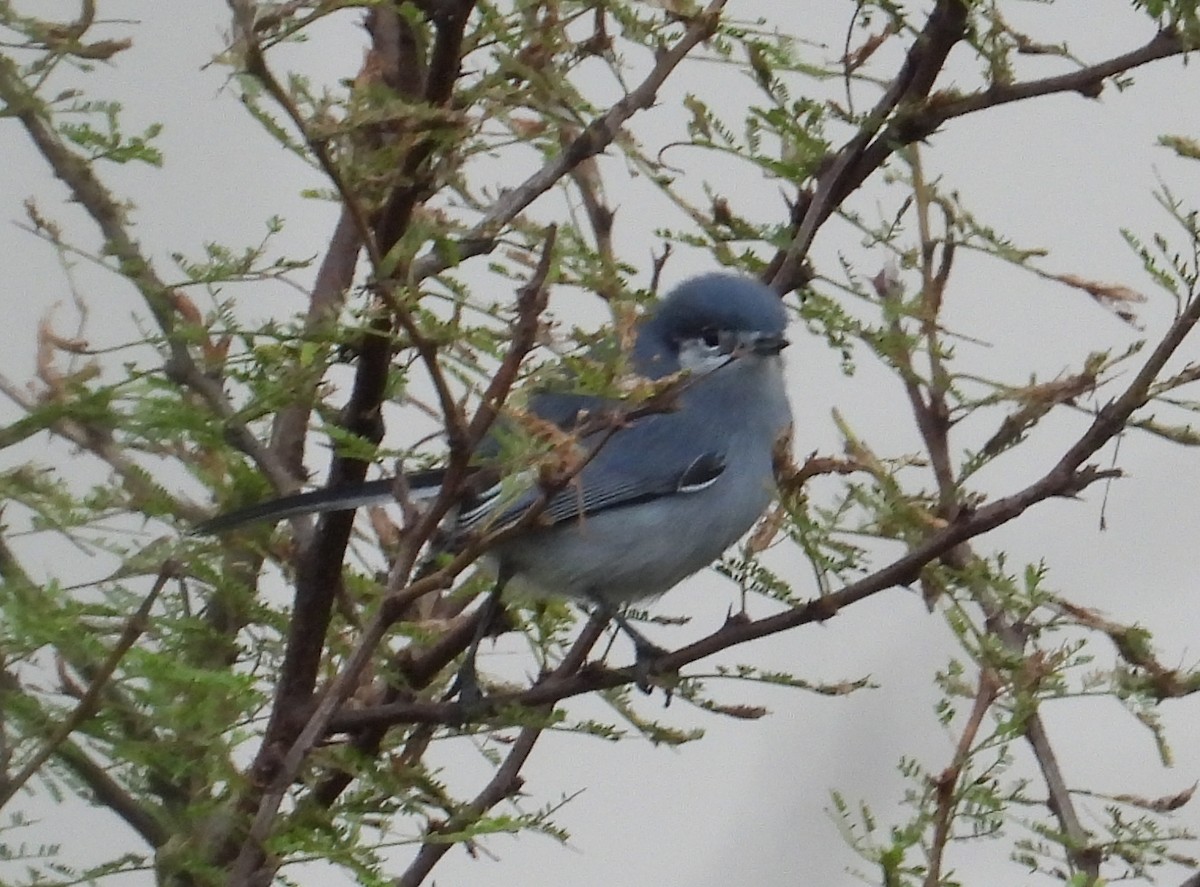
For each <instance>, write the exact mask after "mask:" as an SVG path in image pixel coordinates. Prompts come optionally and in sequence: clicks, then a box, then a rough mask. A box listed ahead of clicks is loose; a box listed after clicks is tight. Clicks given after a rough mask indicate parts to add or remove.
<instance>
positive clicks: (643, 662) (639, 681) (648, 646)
mask: <svg viewBox="0 0 1200 887" xmlns="http://www.w3.org/2000/svg"><path fill="white" fill-rule="evenodd" d="M631 637H632V638H633V682H634V684H635V685H636V686H637V688H638V689H639V690H641V691H642V692H643V693H646V694H647V695H648V694H649V693H650V691H651V690H653V689H654V684H653V681H652V680H651V679H652V678H653V677H654V676H655V675H656V674H658V673H659V670H658V669H657V668H656V667H655V666H656V665H657V663H658V660H659V659H661V658H662V657H663V656H666V655H667V651H666V650H664V649H663V648H662V647H660V646H659V645H658V644H655V643H653V642H651V641H648V640H646V638H644V637H642V636H641V635H640V634H637V635H631Z"/></svg>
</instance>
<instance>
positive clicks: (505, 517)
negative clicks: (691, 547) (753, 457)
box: [459, 413, 726, 531]
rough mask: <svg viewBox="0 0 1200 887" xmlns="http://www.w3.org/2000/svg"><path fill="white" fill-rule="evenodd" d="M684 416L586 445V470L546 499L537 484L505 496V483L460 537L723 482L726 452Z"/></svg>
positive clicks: (467, 513) (651, 421)
mask: <svg viewBox="0 0 1200 887" xmlns="http://www.w3.org/2000/svg"><path fill="white" fill-rule="evenodd" d="M693 425H695V423H694V422H693V421H691V420H690V419H689V418H688V417H686V416H684V415H683V414H681V413H662V414H654V415H650V416H644V417H641V418H639V419H636V420H633V421H632V422H631V424H629V425H627V426H625V427H622V428H620V429H619V430H617V431H615V432H605V431H600V432H596V433H593V434H591V435H589V436H588V438H586V439H585V440H584V441H583V443H584V446H585V449H586V450H587V452H586V454H585V457H584V458H585V460H586V461H585V464H584V465H583V467H582V468H581V469H580V470H579V471H578V473H576V474H575V475H574V476H573V477H571V478H570V479H569V480H568V481H567V482H566V483H565V484H564V486H563V487H562V489H560V490H557V491H555V492H553V493H551V494H550V495H549V499H547V500H545V502H544V504H543V499H544V497H545V495H546V494H545V493H544V492H543V491H542V490H541V489H539V488H538V487H537V486H536V485H535V484H534V483H533V482H532V479H525V482H524V484H522V485H521V486H519V487H518V489H517V490H516V491H513V492H510V493H509V494H508V495H505V491H504V484H503V483H502V484H498V485H496V486H495V487H493V488H492V489H491V490H489V491H488V494H487V495H486V496H481V497H479V499H478V500H477V501H476V503H474V504H473V506H472V507H470V508H466V509H464V510H463V512H462V513H461V514H460V516H459V529H460V531H470V530H476V529H496V528H499V527H503V526H506V525H508V524H510V523H512V522H513V521H516V520H518V519H519V518H520V517H521V516H522V515H524V514H525V513H526V512H528V511H529V510H530V509H531V508H537V507H541V511H540V513H539V515H538V517H537V523H538V524H539V525H542V526H545V525H553V524H557V523H563V522H566V521H570V520H575V519H578V518H581V517H586V516H587V515H592V514H597V513H598V512H601V511H605V510H608V509H611V508H620V507H624V506H628V505H634V504H638V503H644V502H649V501H653V500H655V499H660V498H663V497H666V496H678V495H689V494H691V493H695V492H698V491H700V490H702V489H704V488H705V487H708V486H709V485H711V484H713V483H715V482H716V480H717V479H718V478H719V477H720V476H721V474H722V473H723V472H724V470H725V458H726V453H725V452H724V450H723V448H721V447H717V446H711V445H710V444H711V443H712V435H711V433H708V434H706V433H704V431H705V430H704V429H701V428H698V427H692V426H693Z"/></svg>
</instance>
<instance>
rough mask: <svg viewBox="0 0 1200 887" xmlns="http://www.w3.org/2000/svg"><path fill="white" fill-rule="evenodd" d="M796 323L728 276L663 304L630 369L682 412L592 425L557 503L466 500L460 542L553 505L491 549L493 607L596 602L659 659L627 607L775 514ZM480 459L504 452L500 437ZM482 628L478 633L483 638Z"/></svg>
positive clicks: (257, 515) (584, 407)
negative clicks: (518, 595) (671, 389)
mask: <svg viewBox="0 0 1200 887" xmlns="http://www.w3.org/2000/svg"><path fill="white" fill-rule="evenodd" d="M786 325H787V314H786V312H785V310H784V308H783V305H782V304H781V302H780V300H779V297H778V296H777V295H776V294H775V293H774V292H772V291H771V290H770V289H768V288H767V287H766V286H764V285H762V284H761V283H758V282H757V281H755V280H752V279H749V278H746V277H741V276H737V275H732V274H726V273H720V274H708V275H705V276H702V277H697V278H693V279H691V280H688V281H686V282H685V283H683V284H681V285H680V286H679V287H677V288H676V289H675V290H674V291H673V292H671V293H670V295H668V296H667V297H666V298H664V299H663V300H662V301H660V302H659V303H658V304H657V305H656V306H655V307H653V308H652V309H651V310H650V311H649V312H648V314H647V315H646V316H645V317H644V318H643V319H642V321H641V323H640V324H639V326H638V329H637V334H636V339H635V343H634V347H633V352H632V356H631V364H632V369H633V370H634V372H636V373H637V374H639V375H641V376H645V377H648V378H650V379H662V378H663V377H665V376H669V375H671V374H674V373H678V372H680V371H683V372H684V375H683V377H682V379H681V382H680V387H679V390H678V394H677V396H676V398H675V401H674V403H673V405H672V406H673V408H672V409H670V410H668V411H664V412H652V413H649V414H642V415H639V416H637V418H633V419H630V420H626V421H624V422H622V423H620V424H619V425H618V426H617V427H616V430H613V427H612V426H611V425H610V426H608V427H602V428H601V430H596V428H595V423H594V422H593V423H592V430H591V431H590V433H583V434H582V435H581V439H580V440H579V445H580V447H581V448H582V451H583V453H584V459H583V460H582V461H583V463H584V464H583V467H582V468H581V469H580V470H579V471H578V473H577V474H575V475H574V477H573V478H571V479H570V480H569V481H568V482H567V483H566V484H565V485H563V486H562V488H561V489H559V490H557V491H555V492H553V493H552V494H551V495H549V496H548V497H547V496H546V495H545V493H544V492H543V491H542V490H541V489H540V488H539V487H538V486H537V484H536V482H535V481H534V479H532V478H530V479H529V480H528V481H527V482H525V486H524V488H523V491H522V489H521V487H520V484H519V483H518V484H517V486H518V489H517V492H516V493H515V494H514V492H513V486H514V481H513V479H508V480H507V481H504V482H501V483H498V484H495V485H493V486H491V487H490V488H489V489H488V490H487V491H485V492H482V493H475V494H470V495H469V496H468V498H467V499H466V501H463V502H462V503H460V505H459V508H458V509H457V512H456V515H455V518H454V521H453V526H452V527H451V528H450V531H449V537H450V538H451V539H453V538H455V537H456V536H457V537H459V538H462V536H464V535H465V534H468V533H471V532H472V531H475V530H479V529H489V530H490V529H496V528H498V527H502V526H505V525H507V524H510V523H512V522H514V521H516V520H517V519H518V518H519V517H520V516H521V515H522V514H524V513H525V512H526V511H527V510H528V509H529V508H531V507H541V508H542V511H541V513H540V514H539V515H538V516H537V517H536V519H535V520H531V521H529V522H527V524H526V526H525V527H524V528H522V529H521V530H520V531H518V532H517V533H516V534H514V535H513V536H512V537H510V538H508V539H506V540H504V541H503V542H501V543H499V544H497V545H496V546H495V548H493V549H492V550H491V551H490V552H489V554H488V556H487V559H488V561H489V562H490V565H491V567H492V569H494V571H495V573H496V575H497V586H496V590H495V591H494V592H493V595H492V596H491V598H490V599H489V601H490V603H491V605H492V606H493V607H494V606H496V605H498V597H499V593H500V591H501V590H502V589H503V588H504V587H505V586H506V585H513V586H516V587H518V588H520V589H521V590H522V591H524V592H525V593H530V594H533V595H538V596H546V595H550V596H561V597H568V598H572V599H575V600H578V601H580V602H586V603H590V604H591V605H592V606H594V607H595V608H597V609H598V610H599V611H600V612H602V613H603V614H606V615H610V616H614V617H615V618H617V619H618V621H619V622H620V623H621V625H622V627H623V628H624V629H625V630H626V631H627V633H629V634H630V636H631V637H632V638H633V640H634V643H635V645H636V647H637V652H638V656H639V661H640V660H641V659H642V658H643V657H644V656H646V655H651V654H654V653H657V652H658V651H657V648H655V647H654V646H653V645H652V644H650V643H649V642H647V641H646V640H645V639H644V638H642V636H641V635H640V634H639V633H638V632H636V631H633V630H632V629H631V628H630V627H629V626H628V624H627V623H626V622H625V620H624V619H621V618H620V614H619V608H620V606H621V605H623V604H626V603H629V602H631V601H636V600H640V599H643V598H647V597H653V596H657V595H660V594H662V593H663V592H665V591H667V590H668V589H670V588H671V587H673V586H674V585H676V584H677V583H679V582H680V581H682V580H683V579H685V578H687V577H688V576H690V575H692V574H693V573H696V572H697V571H699V570H701V569H703V568H704V567H706V566H708V565H709V564H711V563H712V562H713V561H715V560H716V559H717V558H719V557H720V556H721V554H722V553H724V551H725V550H726V549H727V548H729V546H731V545H732V544H733V543H734V542H736V541H737V540H738V539H739V538H740V537H741V536H743V535H744V534H745V533H746V532H747V531H748V530H749V529H750V528H751V527H752V526H753V524H754V522H755V521H756V520H757V519H758V518H759V517H760V516H761V515H762V513H763V512H764V511H765V510H766V508H767V506H768V505H769V504H770V502H771V500H772V498H773V496H774V492H775V481H774V470H773V469H774V460H775V455H776V447H777V446H778V445H779V443H780V441H781V440H782V439H783V438H784V437H785V435H787V433H788V432H789V429H790V426H791V411H790V409H789V406H788V400H787V394H786V391H785V387H784V379H783V361H782V359H781V357H780V352H781V351H782V350H783V348H784V347H786V346H787V344H788V342H787V339H786V338H785V336H784V331H785V327H786ZM613 405H614V403H613V401H611V400H608V399H603V398H599V397H594V396H591V395H584V394H563V393H549V392H546V393H541V394H537V395H534V396H533V397H532V398H531V400H530V403H529V412H530V413H531V414H532V415H534V416H536V417H537V418H539V419H541V420H544V421H548V422H551V423H553V424H554V425H556V426H558V427H559V428H561V429H563V430H564V431H568V432H570V431H573V430H576V429H579V428H581V427H582V426H583V423H586V421H587V419H588V418H589V417H590V418H592V419H594V418H595V417H596V416H597V415H599V414H602V413H606V412H611V411H612V409H613ZM601 424H602V426H603V423H601ZM500 433H502V432H500ZM480 449H481V451H483V452H484V453H485V454H492V453H495V452H496V451H498V450H499V444H498V442H497V438H496V436H493V437H492V438H491V439H490V440H488V441H485V442H484V444H483V445H482V446H481V448H480ZM408 480H409V483H408V489H409V492H410V493H411V495H412V496H413V498H414V499H420V498H421V497H422V496H427V495H431V494H432V493H434V492H436V488H437V483H438V482H439V481H440V476H439V475H438V473H437V472H436V471H433V472H422V473H420V474H417V475H414V476H413V477H412V478H409V479H408ZM476 486H479V485H478V484H477V485H476ZM395 490H396V485H395V484H394V483H393V481H391V480H389V479H384V480H375V481H367V482H365V483H363V484H361V485H359V486H357V487H354V488H350V489H328V490H317V491H314V492H310V493H300V494H297V495H294V496H286V497H283V498H281V499H277V500H275V501H273V502H268V503H265V504H262V505H258V506H252V507H251V508H247V509H244V510H242V511H236V512H231V513H229V514H226V515H221V516H218V517H216V518H214V519H213V520H211V521H209V522H207V523H206V524H203V525H201V526H200V527H198V528H197V531H198V532H205V533H211V532H220V531H223V530H226V529H229V528H231V527H234V526H238V525H240V524H244V523H248V522H251V521H259V520H279V519H281V518H283V517H289V516H294V515H297V514H304V513H314V512H324V511H342V510H349V509H353V508H358V507H360V506H363V505H368V504H378V503H386V502H391V501H394V497H395ZM502 490H503V492H501V491H502ZM543 500H545V501H543ZM489 615H490V614H489ZM487 621H488V618H487V617H486V616H485V618H483V619H482V621H481V622H480V623H479V624H480V626H481V629H480V635H482V631H483V628H484V627H486V626H485V623H486V622H487ZM473 659H474V650H473V649H472V650H471V651H469V653H468V662H467V665H466V666H465V667H464V672H466V671H467V670H469V671H470V674H464V675H462V676H460V685H465V684H466V683H469V682H471V681H472V680H473V677H474V674H473V668H474V665H473ZM464 688H465V687H464ZM471 689H474V688H473V687H472V688H471Z"/></svg>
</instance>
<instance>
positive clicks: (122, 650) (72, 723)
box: [0, 561, 177, 808]
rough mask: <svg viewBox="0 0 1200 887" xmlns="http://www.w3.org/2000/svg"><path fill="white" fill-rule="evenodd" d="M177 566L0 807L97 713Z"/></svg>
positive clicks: (4, 792)
mask: <svg viewBox="0 0 1200 887" xmlns="http://www.w3.org/2000/svg"><path fill="white" fill-rule="evenodd" d="M176 570H177V567H176V565H175V563H174V562H172V561H167V562H166V563H164V564H163V566H162V569H161V570H160V571H159V573H158V578H157V579H156V580H155V582H154V586H153V587H152V588H151V589H150V593H149V594H147V595H146V597H145V599H144V600H143V601H142V603H141V606H139V607H138V608H137V610H136V611H135V612H134V613H133V614H132V615H131V616H130V617H129V618H128V619H127V620H126V621H125V628H124V629H123V630H122V632H121V636H120V637H119V638H118V639H117V643H116V645H115V646H114V647H113V648H112V650H111V651H110V652H109V654H108V658H106V659H105V660H104V663H103V664H102V665H101V666H100V670H99V671H98V672H97V673H96V675H95V677H93V678H92V680H91V682H90V683H89V685H88V688H87V692H86V693H85V694H84V696H83V698H82V699H80V700H79V704H78V705H76V706H75V708H74V709H73V710H72V711H71V713H70V714H69V715H67V717H66V718H65V719H64V720H63V722H62V723H61V724H59V725H58V727H57V728H56V729H55V730H54V731H53V732H52V733H51V734H50V736H49V737H48V738H47V740H46V742H45V744H43V745H42V747H41V748H39V749H38V750H37V751H36V752H35V753H34V754H33V756H32V757H31V758H30V759H29V760H28V761H26V762H25V766H23V767H22V768H21V769H20V770H19V771H18V772H17V774H16V775H15V776H13V778H12V779H11V780H9V781H8V782H7V783H6V784H5V785H4V786H3V787H0V808H2V807H4V805H5V804H7V803H8V802H9V801H11V800H12V798H13V796H14V795H15V794H16V793H17V792H18V791H19V790H20V788H21V786H22V785H24V784H25V783H26V782H28V781H29V779H30V778H31V777H32V776H33V775H34V774H35V773H37V772H38V770H40V769H41V768H42V765H43V764H45V763H46V761H48V760H50V758H51V757H52V756H53V755H54V753H55V751H56V750H57V749H58V747H59V746H60V745H61V744H62V743H63V742H64V741H66V739H67V737H69V736H70V735H71V734H72V733H74V732H75V731H76V730H77V729H79V727H80V725H82V724H83V723H84V722H85V721H87V720H88V719H89V718H91V717H92V715H94V714H95V713H96V710H97V708H99V706H100V697H101V694H102V692H103V691H104V688H105V686H106V685H107V684H108V681H109V679H110V678H112V676H113V674H114V672H116V670H117V666H118V665H120V664H121V660H122V659H124V658H125V654H126V653H128V652H129V650H130V648H131V647H133V645H134V643H136V642H137V639H138V638H139V637H141V636H142V632H143V631H145V630H146V622H147V620H148V619H149V616H150V610H151V608H153V606H154V603H155V601H157V600H158V595H159V593H160V592H161V591H162V590H163V588H164V586H166V584H167V580H169V579H170V578H171V577H172V576H173V575H175V573H176Z"/></svg>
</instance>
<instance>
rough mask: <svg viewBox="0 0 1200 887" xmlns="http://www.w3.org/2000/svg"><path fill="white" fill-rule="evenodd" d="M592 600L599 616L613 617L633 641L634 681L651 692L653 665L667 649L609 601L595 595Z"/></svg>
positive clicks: (642, 689) (640, 687)
mask: <svg viewBox="0 0 1200 887" xmlns="http://www.w3.org/2000/svg"><path fill="white" fill-rule="evenodd" d="M591 602H592V606H593V607H594V608H595V614H596V615H597V616H600V617H602V618H604V619H611V620H612V621H613V622H615V623H616V624H617V628H619V629H620V630H621V631H623V632H625V634H626V636H628V638H629V639H630V640H631V641H633V657H634V658H633V672H634V682H635V683H636V684H637V687H638V689H639V690H641V691H642V692H643V693H649V692H650V690H651V689H652V687H651V684H650V675H651V666H652V665H653V664H654V660H656V659H658V658H659V657H660V656H665V655H666V654H667V651H666V650H664V649H663V648H662V647H660V646H659V645H658V644H656V643H654V642H653V641H652V640H650V639H649V638H647V637H646V636H645V635H644V634H642V633H641V632H640V631H638V630H637V629H636V628H634V627H633V625H632V624H631V623H630V621H629V620H628V619H626V618H625V616H624V614H622V613H621V611H620V610H618V609H617V608H616V607H614V606H613V605H612V604H611V603H609V602H608V601H606V600H604V599H603V598H599V597H593V598H591Z"/></svg>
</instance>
